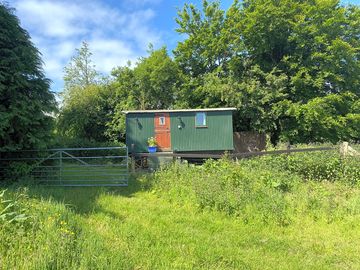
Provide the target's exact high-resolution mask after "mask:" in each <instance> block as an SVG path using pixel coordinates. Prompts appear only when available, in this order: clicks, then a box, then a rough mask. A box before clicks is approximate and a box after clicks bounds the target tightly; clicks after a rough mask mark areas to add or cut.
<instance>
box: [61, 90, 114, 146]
mask: <svg viewBox="0 0 360 270" xmlns="http://www.w3.org/2000/svg"><path fill="white" fill-rule="evenodd" d="M111 93H112V92H111V89H110V88H109V87H108V86H107V85H88V86H86V87H84V88H78V87H76V88H73V89H72V90H71V92H70V95H69V97H68V99H67V102H66V104H65V105H64V106H63V108H62V109H61V112H60V115H59V117H58V123H57V126H58V131H59V134H60V135H61V136H64V137H66V138H73V139H84V140H86V141H96V142H105V141H107V140H108V137H107V135H106V130H107V127H106V124H107V123H108V122H109V121H110V120H111V119H110V113H111V111H112V107H111V100H112V97H111Z"/></svg>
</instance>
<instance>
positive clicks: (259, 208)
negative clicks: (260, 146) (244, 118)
mask: <svg viewBox="0 0 360 270" xmlns="http://www.w3.org/2000/svg"><path fill="white" fill-rule="evenodd" d="M327 154H329V153H327ZM301 161H304V162H301ZM357 162H358V161H357V160H340V159H339V158H338V157H337V156H336V155H326V154H325V153H319V154H316V155H313V154H312V155H311V156H308V155H307V154H305V155H303V154H296V155H290V156H285V155H284V156H277V157H275V156H274V157H264V158H255V159H250V160H242V161H239V162H232V161H229V160H220V161H209V162H207V163H205V164H204V165H203V166H191V165H188V164H179V163H175V164H173V165H171V166H168V167H166V168H163V169H161V170H160V171H157V172H156V173H154V174H151V175H149V174H148V175H141V176H138V177H136V178H134V179H132V180H131V181H130V186H129V187H127V188H117V189H115V188H111V189H106V188H54V187H41V186H34V185H28V186H26V187H24V186H23V185H13V186H8V187H7V190H6V191H0V194H1V196H0V197H1V198H0V213H1V215H0V216H1V217H2V218H0V239H1V241H0V269H334V268H335V269H358V268H360V259H359V256H358V252H359V251H360V250H359V247H358V243H359V241H360V225H359V224H360V189H359V187H358V183H359V180H360V179H359V175H358V164H359V163H357ZM324 164H325V165H324ZM345 168H346V169H345ZM334 172H335V173H334ZM0 190H4V189H3V188H0ZM16 217H17V218H16Z"/></svg>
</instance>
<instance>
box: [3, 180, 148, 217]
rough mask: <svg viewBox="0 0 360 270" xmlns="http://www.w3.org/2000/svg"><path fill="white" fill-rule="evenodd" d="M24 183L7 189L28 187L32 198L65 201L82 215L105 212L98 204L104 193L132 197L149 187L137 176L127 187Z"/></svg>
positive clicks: (13, 189)
mask: <svg viewBox="0 0 360 270" xmlns="http://www.w3.org/2000/svg"><path fill="white" fill-rule="evenodd" d="M22 183H24V182H22ZM22 183H17V184H13V185H10V186H8V187H7V189H8V190H9V191H10V192H11V191H13V192H15V191H16V190H18V189H19V188H22V187H24V188H27V190H28V192H27V194H28V195H29V197H30V198H34V199H37V200H49V201H54V202H58V203H63V204H65V205H66V206H67V207H68V208H70V209H72V210H73V211H74V212H75V213H77V214H81V215H87V214H90V213H96V212H103V209H101V208H100V207H99V205H98V204H97V201H98V198H99V197H100V196H101V195H102V194H112V195H114V196H123V197H132V196H133V195H134V194H135V193H137V192H139V191H142V190H146V189H147V188H146V185H145V186H144V185H143V183H142V182H141V181H140V180H139V177H136V176H132V177H131V178H130V179H129V185H128V186H127V187H49V186H41V185H36V184H28V183H27V184H22Z"/></svg>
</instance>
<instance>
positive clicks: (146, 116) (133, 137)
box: [126, 113, 154, 152]
mask: <svg viewBox="0 0 360 270" xmlns="http://www.w3.org/2000/svg"><path fill="white" fill-rule="evenodd" d="M153 136H154V114H153V113H139V114H137V113H130V114H127V115H126V145H127V146H128V147H129V151H131V144H134V145H135V152H147V151H148V150H147V139H148V138H149V137H153Z"/></svg>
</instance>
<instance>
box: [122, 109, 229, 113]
mask: <svg viewBox="0 0 360 270" xmlns="http://www.w3.org/2000/svg"><path fill="white" fill-rule="evenodd" d="M235 110H236V108H208V109H178V110H139V111H122V112H123V113H125V114H128V113H165V112H216V111H235Z"/></svg>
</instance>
